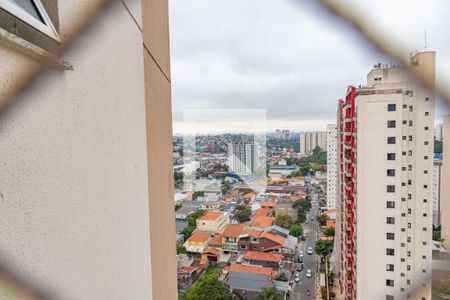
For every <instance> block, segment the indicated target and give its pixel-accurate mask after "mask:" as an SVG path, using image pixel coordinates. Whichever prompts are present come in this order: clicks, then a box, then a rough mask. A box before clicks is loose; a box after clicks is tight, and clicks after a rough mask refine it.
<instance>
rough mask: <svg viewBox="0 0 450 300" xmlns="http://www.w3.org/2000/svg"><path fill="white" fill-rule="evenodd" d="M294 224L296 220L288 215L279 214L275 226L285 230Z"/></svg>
mask: <svg viewBox="0 0 450 300" xmlns="http://www.w3.org/2000/svg"><path fill="white" fill-rule="evenodd" d="M294 223H295V222H294V219H292V217H291V216H290V215H288V214H286V213H281V214H279V215H278V216H277V217H276V219H275V224H276V225H278V226H280V227H283V228H284V229H289V228H290V227H291V226H292V225H293V224H294Z"/></svg>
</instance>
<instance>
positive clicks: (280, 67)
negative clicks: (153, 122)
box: [170, 0, 450, 133]
mask: <svg viewBox="0 0 450 300" xmlns="http://www.w3.org/2000/svg"><path fill="white" fill-rule="evenodd" d="M309 2H310V1H307V0H270V1H269V0H187V1H180V0H171V1H170V34H171V64H172V95H173V98H172V99H173V118H174V132H175V133H179V132H186V131H198V132H205V131H217V130H218V128H222V129H226V130H225V131H239V130H242V124H241V123H240V122H233V121H232V120H229V121H227V117H226V116H227V114H226V113H225V114H224V115H223V116H222V115H218V116H217V117H216V118H215V119H216V121H215V124H212V123H210V124H208V125H207V126H205V125H204V124H203V125H198V127H195V126H183V123H182V121H183V109H185V108H202V109H204V108H240V109H266V110H267V118H268V123H267V124H268V130H270V131H271V130H274V129H275V128H280V129H283V128H286V129H291V130H295V131H301V130H322V129H325V126H326V124H327V123H335V122H336V121H335V117H336V103H337V99H339V98H342V97H344V95H345V91H346V88H347V86H348V85H350V84H351V85H358V84H365V78H366V74H367V73H368V72H369V70H370V69H371V67H372V66H373V65H374V64H375V63H377V62H382V63H390V62H392V61H391V59H389V58H386V57H383V56H382V55H381V54H380V53H377V52H376V51H374V50H373V49H372V47H371V46H370V45H367V44H365V42H364V41H363V40H362V39H360V38H359V37H358V36H356V35H355V34H354V32H353V31H352V30H351V29H349V28H348V27H347V26H346V25H345V24H343V23H342V22H340V21H338V20H336V19H334V18H330V16H329V15H327V14H325V13H323V11H321V10H320V9H319V8H317V7H316V6H314V5H312V4H309ZM346 2H348V3H350V4H352V5H351V7H352V8H353V9H355V10H358V11H360V12H361V13H362V14H364V17H365V18H366V19H367V20H368V21H370V22H372V24H373V26H376V27H377V28H378V29H379V30H380V31H382V32H384V33H385V34H386V35H387V36H388V37H389V38H390V39H392V40H398V41H399V42H401V43H403V44H404V45H405V46H406V47H407V48H408V49H411V51H414V50H419V51H420V50H423V49H424V46H425V38H424V31H425V28H426V30H427V45H428V48H427V49H428V50H434V51H436V52H437V72H438V76H439V77H442V76H446V78H450V71H449V70H450V43H449V42H448V38H449V37H450V21H449V19H448V16H447V14H448V12H449V11H450V1H447V0H439V1H438V0H434V1H433V0H423V1H419V0H417V1H411V0H397V1H392V0H390V1H389V0H378V1H371V0H363V1H361V0H359V1H356V0H352V1H350V0H347V1H346ZM353 2H355V3H356V2H357V3H358V4H357V6H356V4H355V3H353ZM215 111H217V110H215ZM444 111H446V112H450V111H449V110H448V109H447V108H445V107H443V105H440V106H439V109H438V112H437V115H438V120H440V116H442V114H443V113H444ZM248 115H249V118H251V111H249V114H248ZM233 123H235V124H240V125H239V126H238V127H239V128H237V127H236V126H237V125H236V126H234V125H233ZM188 128H189V129H188Z"/></svg>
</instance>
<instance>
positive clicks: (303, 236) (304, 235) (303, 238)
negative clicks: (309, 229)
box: [301, 233, 306, 241]
mask: <svg viewBox="0 0 450 300" xmlns="http://www.w3.org/2000/svg"><path fill="white" fill-rule="evenodd" d="M301 240H302V241H306V233H304V234H303V235H302V237H301Z"/></svg>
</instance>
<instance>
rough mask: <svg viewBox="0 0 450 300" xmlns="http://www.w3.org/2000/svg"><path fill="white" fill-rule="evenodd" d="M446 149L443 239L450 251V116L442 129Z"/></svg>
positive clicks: (443, 155) (444, 151) (442, 216)
mask: <svg viewBox="0 0 450 300" xmlns="http://www.w3.org/2000/svg"><path fill="white" fill-rule="evenodd" d="M442 135H443V142H444V148H443V153H442V182H443V183H445V184H443V185H442V194H441V205H440V211H441V237H442V238H443V239H444V246H445V247H446V248H447V249H450V184H449V183H450V146H449V145H450V115H448V116H446V117H445V118H444V126H443V129H442Z"/></svg>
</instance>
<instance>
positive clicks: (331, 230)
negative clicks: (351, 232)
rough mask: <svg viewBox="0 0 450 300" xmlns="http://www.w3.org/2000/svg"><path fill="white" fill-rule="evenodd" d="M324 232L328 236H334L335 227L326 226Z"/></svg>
mask: <svg viewBox="0 0 450 300" xmlns="http://www.w3.org/2000/svg"><path fill="white" fill-rule="evenodd" d="M323 233H324V234H325V235H326V236H334V228H333V227H330V228H325V230H324V231H323Z"/></svg>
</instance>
